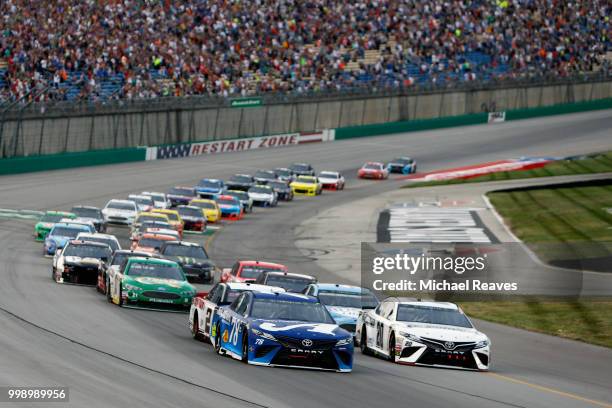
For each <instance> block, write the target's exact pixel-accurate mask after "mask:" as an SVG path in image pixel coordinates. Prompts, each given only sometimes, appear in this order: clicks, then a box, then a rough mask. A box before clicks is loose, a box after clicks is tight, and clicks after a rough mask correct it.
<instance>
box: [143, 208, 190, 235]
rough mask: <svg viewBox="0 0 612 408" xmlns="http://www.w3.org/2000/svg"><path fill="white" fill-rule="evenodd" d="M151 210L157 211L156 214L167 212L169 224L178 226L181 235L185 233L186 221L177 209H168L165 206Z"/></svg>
mask: <svg viewBox="0 0 612 408" xmlns="http://www.w3.org/2000/svg"><path fill="white" fill-rule="evenodd" d="M151 212H152V213H156V214H165V215H166V216H167V217H168V224H170V225H172V226H173V227H174V228H176V230H177V231H178V233H179V234H180V235H181V236H182V235H183V229H184V228H185V223H184V222H183V219H182V218H181V216H180V215H179V212H178V211H177V210H168V209H165V208H155V209H154V210H151Z"/></svg>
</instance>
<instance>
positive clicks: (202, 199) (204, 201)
mask: <svg viewBox="0 0 612 408" xmlns="http://www.w3.org/2000/svg"><path fill="white" fill-rule="evenodd" d="M190 203H212V204H216V203H217V202H216V201H215V200H211V199H210V198H194V199H193V200H191V201H190Z"/></svg>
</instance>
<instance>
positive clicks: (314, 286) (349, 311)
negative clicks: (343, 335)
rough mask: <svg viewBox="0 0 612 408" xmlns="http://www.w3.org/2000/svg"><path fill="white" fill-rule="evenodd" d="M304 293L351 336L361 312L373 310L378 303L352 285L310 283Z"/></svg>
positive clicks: (369, 294) (365, 291)
mask: <svg viewBox="0 0 612 408" xmlns="http://www.w3.org/2000/svg"><path fill="white" fill-rule="evenodd" d="M304 293H305V294H307V295H310V296H314V297H316V298H317V299H319V302H321V303H322V304H323V305H325V307H326V308H327V311H328V312H329V314H330V315H331V317H332V318H333V319H334V320H335V321H336V323H337V324H338V325H339V326H340V327H341V328H343V329H344V330H346V331H348V332H350V333H352V334H353V335H355V326H356V324H357V318H358V317H359V314H360V313H361V311H362V310H364V309H375V308H376V306H378V303H379V302H378V299H377V298H376V296H374V294H373V293H372V292H371V291H370V290H368V289H366V288H361V287H359V286H352V285H340V284H337V283H311V284H310V285H308V287H307V288H306V289H305V290H304Z"/></svg>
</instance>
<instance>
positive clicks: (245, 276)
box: [221, 261, 287, 282]
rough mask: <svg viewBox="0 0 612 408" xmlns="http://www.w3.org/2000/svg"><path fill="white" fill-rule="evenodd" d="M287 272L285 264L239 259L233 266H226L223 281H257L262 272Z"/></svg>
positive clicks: (222, 275)
mask: <svg viewBox="0 0 612 408" xmlns="http://www.w3.org/2000/svg"><path fill="white" fill-rule="evenodd" d="M265 271H275V272H276V271H278V272H287V267H286V266H285V265H281V264H277V263H272V262H261V261H237V262H236V263H235V264H234V266H232V267H231V268H224V269H223V273H222V274H221V282H255V279H257V277H258V276H259V275H261V273H262V272H265Z"/></svg>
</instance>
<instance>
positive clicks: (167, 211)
mask: <svg viewBox="0 0 612 408" xmlns="http://www.w3.org/2000/svg"><path fill="white" fill-rule="evenodd" d="M151 212H152V213H153V214H178V211H177V210H171V209H169V208H154V209H152V210H151Z"/></svg>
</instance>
